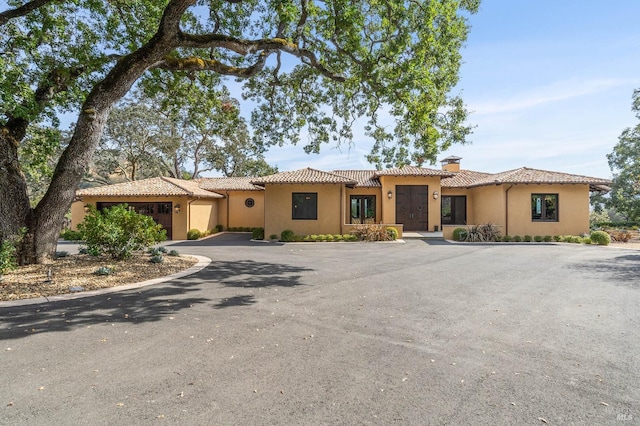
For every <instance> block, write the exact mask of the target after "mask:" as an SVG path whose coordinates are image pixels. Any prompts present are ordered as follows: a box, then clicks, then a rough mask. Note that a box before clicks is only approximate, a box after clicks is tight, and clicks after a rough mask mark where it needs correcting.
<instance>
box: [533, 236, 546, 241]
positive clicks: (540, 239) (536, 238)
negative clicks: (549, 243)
mask: <svg viewBox="0 0 640 426" xmlns="http://www.w3.org/2000/svg"><path fill="white" fill-rule="evenodd" d="M543 239H544V237H543V236H542V235H536V236H535V237H533V241H535V242H536V243H541V242H542V240H543Z"/></svg>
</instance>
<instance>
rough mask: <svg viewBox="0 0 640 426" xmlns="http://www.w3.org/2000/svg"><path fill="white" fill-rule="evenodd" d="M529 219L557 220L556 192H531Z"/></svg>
mask: <svg viewBox="0 0 640 426" xmlns="http://www.w3.org/2000/svg"><path fill="white" fill-rule="evenodd" d="M531 220H532V221H534V222H557V221H558V194H531Z"/></svg>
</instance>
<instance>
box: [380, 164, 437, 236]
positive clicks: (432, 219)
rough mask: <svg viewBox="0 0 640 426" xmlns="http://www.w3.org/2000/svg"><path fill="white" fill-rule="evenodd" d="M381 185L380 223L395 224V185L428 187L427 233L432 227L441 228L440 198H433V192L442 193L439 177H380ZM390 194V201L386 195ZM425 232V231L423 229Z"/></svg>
mask: <svg viewBox="0 0 640 426" xmlns="http://www.w3.org/2000/svg"><path fill="white" fill-rule="evenodd" d="M380 183H381V184H382V190H381V192H382V195H381V199H382V220H381V222H382V223H396V197H395V193H396V185H428V186H429V206H428V209H429V216H428V217H429V229H428V230H429V231H433V229H434V227H435V226H437V227H438V229H442V228H441V224H440V197H439V196H438V199H437V200H436V199H434V198H433V192H434V191H438V194H441V193H442V190H441V187H440V176H380ZM389 191H391V192H392V196H391V199H389V198H388V196H387V194H388V193H389ZM425 231H426V229H425Z"/></svg>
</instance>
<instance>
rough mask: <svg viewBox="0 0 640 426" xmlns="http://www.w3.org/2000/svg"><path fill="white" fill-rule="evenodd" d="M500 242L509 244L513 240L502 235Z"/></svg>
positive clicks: (508, 236)
mask: <svg viewBox="0 0 640 426" xmlns="http://www.w3.org/2000/svg"><path fill="white" fill-rule="evenodd" d="M502 241H504V242H505V243H509V242H511V241H513V238H512V237H511V235H503V236H502Z"/></svg>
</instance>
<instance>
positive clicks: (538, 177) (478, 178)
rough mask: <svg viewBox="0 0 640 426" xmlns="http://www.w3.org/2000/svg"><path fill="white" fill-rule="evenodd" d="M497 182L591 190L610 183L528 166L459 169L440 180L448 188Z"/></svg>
mask: <svg viewBox="0 0 640 426" xmlns="http://www.w3.org/2000/svg"><path fill="white" fill-rule="evenodd" d="M499 184H589V185H590V187H591V188H592V189H593V190H606V187H607V186H608V185H611V181H610V180H609V179H602V178H596V177H590V176H582V175H572V174H569V173H562V172H551V171H548V170H539V169H531V168H528V167H521V168H519V169H515V170H508V171H506V172H501V173H493V174H492V173H481V172H473V171H470V170H461V171H460V172H459V173H456V174H455V175H454V176H453V177H450V178H445V179H443V180H442V186H443V187H450V188H455V187H465V188H472V187H477V186H486V185H499Z"/></svg>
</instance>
